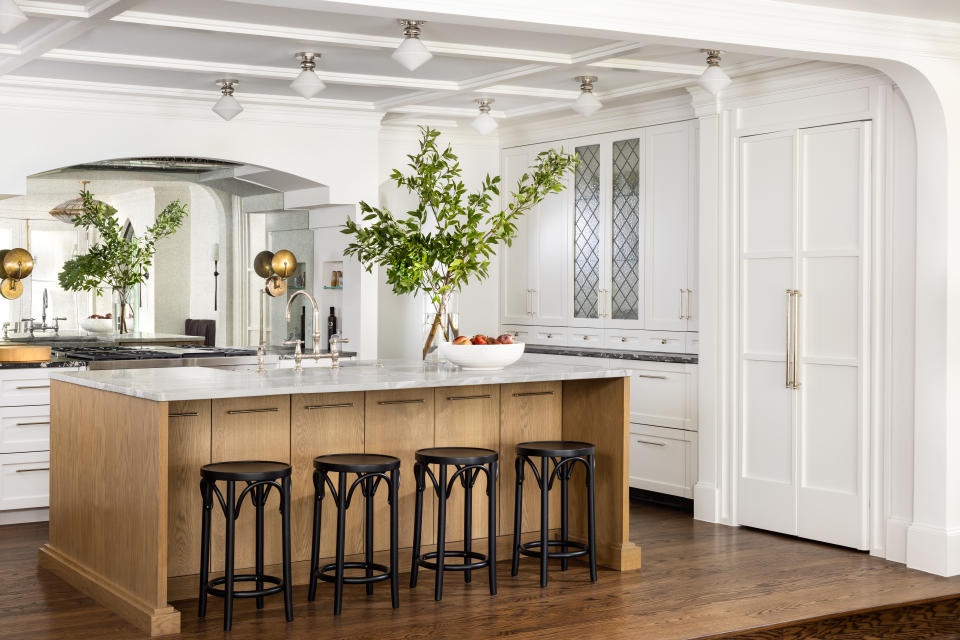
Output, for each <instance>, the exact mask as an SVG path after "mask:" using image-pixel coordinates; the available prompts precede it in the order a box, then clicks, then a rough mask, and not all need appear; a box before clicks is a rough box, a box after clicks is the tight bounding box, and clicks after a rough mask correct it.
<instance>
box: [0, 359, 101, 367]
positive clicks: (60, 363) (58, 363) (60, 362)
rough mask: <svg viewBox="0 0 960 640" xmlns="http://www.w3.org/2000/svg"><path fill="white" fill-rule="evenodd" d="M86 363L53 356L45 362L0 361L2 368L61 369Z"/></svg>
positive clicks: (82, 365) (81, 365)
mask: <svg viewBox="0 0 960 640" xmlns="http://www.w3.org/2000/svg"><path fill="white" fill-rule="evenodd" d="M86 366H87V363H85V362H81V361H79V360H68V359H64V358H59V357H57V356H54V357H52V358H50V359H49V360H47V361H46V362H0V370H2V369H62V368H64V367H86Z"/></svg>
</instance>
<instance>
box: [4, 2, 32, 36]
mask: <svg viewBox="0 0 960 640" xmlns="http://www.w3.org/2000/svg"><path fill="white" fill-rule="evenodd" d="M26 21H27V16H26V15H24V13H23V11H21V10H20V7H18V6H17V3H16V2H14V0H0V34H2V33H10V32H11V31H13V30H14V29H16V28H17V27H19V26H20V25H22V24H23V23H24V22H26Z"/></svg>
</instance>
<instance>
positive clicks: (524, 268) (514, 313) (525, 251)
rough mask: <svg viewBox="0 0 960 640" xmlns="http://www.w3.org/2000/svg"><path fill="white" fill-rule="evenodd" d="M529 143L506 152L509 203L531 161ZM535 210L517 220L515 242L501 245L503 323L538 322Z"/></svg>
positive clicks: (504, 167) (504, 191)
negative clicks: (534, 280) (533, 259)
mask: <svg viewBox="0 0 960 640" xmlns="http://www.w3.org/2000/svg"><path fill="white" fill-rule="evenodd" d="M530 156H531V153H530V149H529V147H520V148H516V149H507V150H505V151H504V152H503V156H502V160H501V163H502V166H501V175H502V176H503V181H502V184H501V186H500V193H501V194H503V203H504V204H506V202H507V200H506V198H508V197H509V196H510V194H511V193H514V192H515V191H516V185H517V180H519V179H520V176H522V175H523V174H524V172H526V171H527V169H528V167H529V164H530ZM531 217H532V214H529V213H528V214H527V215H523V216H520V218H519V219H518V220H517V236H516V237H515V238H514V239H513V242H512V244H511V245H510V246H509V247H507V246H506V245H504V246H502V247H501V248H500V252H501V257H500V322H501V323H502V324H534V323H536V320H535V319H534V317H533V285H532V278H531V273H532V272H531V252H530V246H531V244H532V243H533V241H534V238H533V235H534V234H533V229H532V228H531V226H532V223H531Z"/></svg>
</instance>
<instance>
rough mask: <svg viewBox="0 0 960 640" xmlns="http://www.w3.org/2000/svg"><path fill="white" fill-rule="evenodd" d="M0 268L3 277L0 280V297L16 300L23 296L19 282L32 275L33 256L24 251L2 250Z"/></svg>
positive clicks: (0, 252)
mask: <svg viewBox="0 0 960 640" xmlns="http://www.w3.org/2000/svg"><path fill="white" fill-rule="evenodd" d="M0 266H2V267H3V276H4V277H3V280H0V296H3V297H4V298H6V299H7V300H16V299H17V298H19V297H20V296H22V295H23V283H22V282H21V280H23V279H24V278H27V277H29V276H30V274H31V273H33V256H32V255H30V252H29V251H27V250H26V249H4V250H2V251H0Z"/></svg>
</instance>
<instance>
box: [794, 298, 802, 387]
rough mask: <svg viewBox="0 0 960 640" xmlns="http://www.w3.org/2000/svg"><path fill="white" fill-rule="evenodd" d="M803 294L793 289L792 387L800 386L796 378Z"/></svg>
mask: <svg viewBox="0 0 960 640" xmlns="http://www.w3.org/2000/svg"><path fill="white" fill-rule="evenodd" d="M802 295H803V294H802V293H800V292H799V291H797V290H796V289H794V290H793V374H792V375H791V378H792V379H793V388H794V389H799V388H800V380H798V379H797V371H798V369H799V364H798V361H799V360H800V357H799V356H800V328H799V327H800V296H802Z"/></svg>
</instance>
